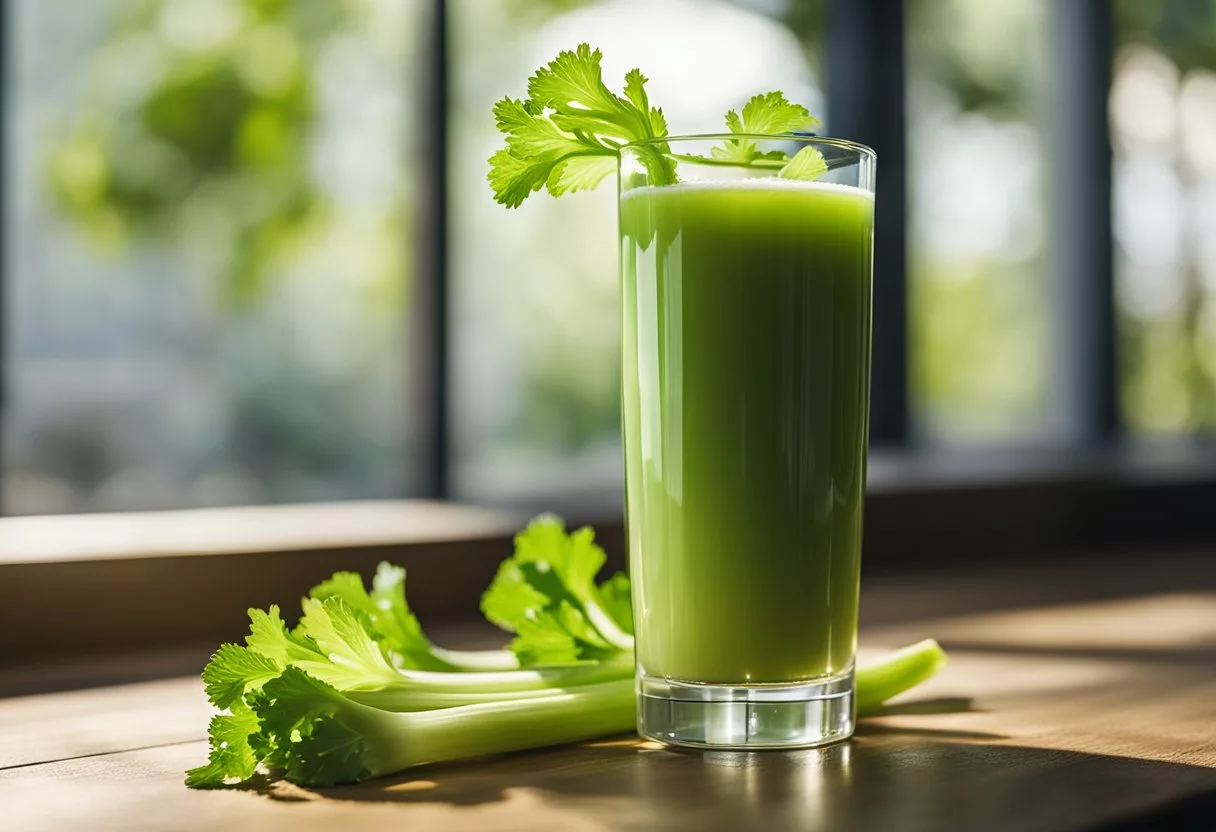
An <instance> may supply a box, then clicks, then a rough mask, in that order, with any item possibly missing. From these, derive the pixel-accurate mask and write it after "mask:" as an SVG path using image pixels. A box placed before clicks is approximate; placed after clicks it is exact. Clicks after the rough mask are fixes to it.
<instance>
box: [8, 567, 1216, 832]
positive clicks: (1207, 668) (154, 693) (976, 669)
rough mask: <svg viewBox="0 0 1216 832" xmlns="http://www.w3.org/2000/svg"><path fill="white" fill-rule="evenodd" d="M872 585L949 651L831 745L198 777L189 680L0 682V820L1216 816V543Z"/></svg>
mask: <svg viewBox="0 0 1216 832" xmlns="http://www.w3.org/2000/svg"><path fill="white" fill-rule="evenodd" d="M864 597H865V602H864V608H865V611H864V613H863V636H862V642H863V645H864V649H865V651H866V652H873V651H876V650H879V649H884V648H887V647H894V646H899V645H901V644H903V643H906V642H909V641H912V640H914V639H918V638H921V637H924V636H935V637H937V638H938V639H939V640H941V641H942V643H943V644H944V645H946V647H947V648H948V649H949V651H950V655H951V664H950V666H949V668H948V669H947V670H946V671H945V672H944V673H943V674H942V675H941V676H940V677H938V678H937V679H935V680H933V681H932V682H931V683H929V684H928V685H926V686H924V687H923V688H922V689H919V690H917V691H915V692H913V693H912V694H909V695H908V696H906V697H905V698H904V699H903V700H901V701H899V702H897V703H895V704H893V705H892V706H891V707H890V708H889V709H888V712H887V713H885V714H884V715H882V716H880V717H875V718H871V719H868V720H865V721H864V722H863V723H862V726H861V727H860V729H859V731H858V735H857V737H856V738H854V739H853V740H852V741H850V742H848V743H845V744H840V745H837V746H834V747H830V748H826V749H819V750H809V751H798V752H761V753H727V752H689V751H674V750H668V749H664V748H662V747H658V746H655V745H653V744H649V743H644V742H641V741H639V740H638V739H637V738H634V737H618V738H611V739H607V740H604V741H601V742H596V743H589V744H586V745H583V746H578V747H566V748H558V749H550V750H543V751H537V752H531V753H523V754H517V755H509V756H504V757H499V758H494V759H488V760H482V761H475V762H469V763H464V764H459V765H456V764H449V765H443V766H431V767H427V768H423V769H418V770H415V771H413V772H410V773H407V774H405V775H401V776H397V777H392V778H387V779H382V780H378V781H374V782H371V783H366V784H362V785H359V786H352V787H344V788H336V789H329V790H324V791H310V790H306V789H302V788H298V787H295V786H292V785H290V784H284V783H263V784H260V785H259V787H258V788H256V789H250V790H246V791H226V792H195V791H190V790H188V789H186V788H185V787H184V786H183V785H182V771H183V769H185V768H187V767H189V766H192V765H195V764H198V763H199V762H201V761H202V760H203V759H204V757H205V755H206V746H205V744H204V742H203V741H202V737H203V735H204V728H205V725H206V722H207V719H208V716H209V709H208V706H207V704H206V702H205V701H204V699H203V696H202V691H201V688H200V685H199V683H198V682H197V680H196V679H195V678H190V677H184V678H175V679H168V680H161V681H152V682H141V683H132V684H126V685H116V686H109V687H104V688H96V689H91V690H79V691H68V692H60V693H50V694H41V695H34V696H17V697H10V698H7V699H0V829H3V830H6V831H7V830H12V831H13V832H17V831H18V830H21V831H22V832H24V830H43V829H46V830H74V829H82V830H83V829H88V830H123V831H124V832H126V831H127V830H131V831H132V832H133V831H134V830H194V829H217V830H241V829H258V830H277V829H285V830H292V832H305V831H306V830H313V829H317V830H320V829H346V828H350V829H359V830H380V829H384V830H394V832H397V831H398V830H409V832H417V830H430V829H442V830H465V829H468V830H516V829H518V830H521V831H522V830H527V832H538V830H550V829H552V830H565V831H566V832H578V831H579V830H697V832H706V831H707V830H732V832H733V831H734V830H750V829H757V830H785V829H789V830H820V829H822V830H898V832H918V830H934V831H935V832H936V831H937V830H986V831H987V832H1000V831H1001V830H1026V832H1031V830H1033V832H1050V831H1051V830H1091V829H1120V830H1123V829H1139V828H1159V827H1158V826H1156V825H1154V824H1161V826H1160V828H1168V829H1176V830H1185V829H1203V830H1213V829H1216V556H1213V555H1211V554H1206V553H1197V554H1195V555H1192V556H1189V557H1185V558H1183V557H1174V558H1167V557H1164V556H1160V555H1158V556H1153V555H1149V554H1142V555H1136V556H1125V557H1122V558H1107V559H1102V560H1095V559H1090V560H1085V561H1057V562H1055V563H1053V564H1049V565H1037V566H1026V567H1020V568H1004V569H1001V570H994V569H987V570H985V569H981V568H975V569H972V570H971V571H969V572H965V573H960V572H957V571H956V572H954V573H951V574H949V575H925V576H921V577H916V578H905V579H885V580H874V581H869V582H867V584H866V586H865V590H864ZM0 682H3V679H2V678H0Z"/></svg>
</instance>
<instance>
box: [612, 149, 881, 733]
mask: <svg viewBox="0 0 1216 832" xmlns="http://www.w3.org/2000/svg"><path fill="white" fill-rule="evenodd" d="M725 139H735V140H743V141H754V142H756V144H757V145H758V146H759V147H758V149H759V150H760V151H762V152H769V151H776V150H782V151H785V152H786V153H787V154H789V155H790V156H793V155H794V154H795V153H797V152H798V151H799V150H800V149H801V148H803V147H806V146H808V145H810V146H813V147H815V148H816V149H817V150H819V151H820V152H821V153H822V154H823V157H824V160H825V161H826V163H827V168H828V169H827V171H826V172H825V173H824V174H823V175H822V176H821V177H820V178H818V179H817V180H816V181H799V180H793V179H787V178H782V177H780V176H779V175H778V173H779V169H780V167H781V165H782V162H780V161H771V162H770V161H768V160H762V161H761V162H760V163H759V164H760V165H763V166H764V167H758V166H756V165H752V166H739V165H737V164H732V163H730V162H729V161H728V160H724V159H719V158H714V156H713V154H712V153H711V147H713V146H714V145H717V144H720V143H721V142H722V141H723V140H725ZM673 169H674V175H672V173H671V171H672V170H673ZM874 169H875V156H874V152H873V151H871V150H870V149H869V148H867V147H864V146H862V145H858V144H854V143H851V142H846V141H840V140H837V139H826V138H814V139H802V138H780V139H774V138H772V137H763V136H750V137H749V136H742V137H741V136H737V135H732V136H688V137H676V138H668V139H665V140H663V141H662V142H639V143H636V144H632V145H627V146H626V147H625V148H624V149H623V151H622V154H621V168H620V179H619V181H620V201H619V207H620V234H621V312H622V323H623V390H622V392H623V407H624V417H623V419H624V437H625V472H626V503H627V522H628V541H629V561H630V572H631V575H632V580H633V609H634V618H635V624H634V626H635V631H636V638H637V671H638V695H639V698H638V729H639V731H640V733H641V734H642V735H644V736H646V737H650V738H652V739H655V740H658V741H660V742H665V743H671V744H677V745H691V746H699V747H721V748H760V747H795V746H810V745H818V744H822V743H826V742H831V741H833V740H839V739H844V738H845V737H848V736H850V735H851V734H852V732H853V720H854V704H853V657H854V652H855V650H856V643H857V596H858V569H859V563H860V555H861V527H862V502H863V499H864V495H865V481H866V445H867V438H868V430H869V401H870V396H869V391H870V299H871V285H872V262H873V216H874ZM672 180H675V184H671V182H672Z"/></svg>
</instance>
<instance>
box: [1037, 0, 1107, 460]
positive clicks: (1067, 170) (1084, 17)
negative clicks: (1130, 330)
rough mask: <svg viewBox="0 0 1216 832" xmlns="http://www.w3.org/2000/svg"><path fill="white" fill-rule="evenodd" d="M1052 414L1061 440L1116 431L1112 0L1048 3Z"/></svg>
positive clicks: (1085, 441) (1099, 440)
mask: <svg viewBox="0 0 1216 832" xmlns="http://www.w3.org/2000/svg"><path fill="white" fill-rule="evenodd" d="M1049 2H1051V16H1050V20H1049V25H1048V29H1049V31H1050V38H1051V67H1050V71H1051V72H1050V77H1051V79H1052V83H1051V85H1050V86H1051V100H1050V111H1049V114H1048V115H1049V117H1050V120H1051V125H1052V127H1051V132H1050V147H1049V152H1048V160H1049V165H1050V168H1049V175H1048V183H1047V188H1048V195H1049V200H1050V205H1051V208H1050V214H1049V216H1050V219H1051V223H1050V226H1049V227H1050V228H1051V235H1052V237H1051V251H1052V256H1051V268H1050V272H1049V277H1050V278H1051V291H1050V294H1049V297H1050V299H1051V316H1050V322H1051V330H1050V334H1049V342H1048V355H1049V357H1050V360H1049V367H1050V373H1051V387H1050V391H1051V408H1050V410H1051V415H1052V427H1053V429H1054V431H1055V436H1056V438H1058V439H1059V440H1061V441H1064V442H1067V443H1073V444H1078V445H1086V446H1090V447H1093V446H1096V445H1102V444H1106V443H1108V442H1110V441H1112V440H1114V439H1115V438H1116V437H1117V436H1118V434H1119V432H1120V419H1119V408H1118V396H1117V388H1116V363H1115V303H1114V278H1113V256H1112V232H1111V144H1110V123H1109V120H1108V118H1107V100H1108V96H1109V91H1110V82H1111V71H1112V68H1111V62H1112V50H1113V43H1112V40H1113V29H1112V20H1111V15H1112V11H1111V4H1110V2H1109V0H1049Z"/></svg>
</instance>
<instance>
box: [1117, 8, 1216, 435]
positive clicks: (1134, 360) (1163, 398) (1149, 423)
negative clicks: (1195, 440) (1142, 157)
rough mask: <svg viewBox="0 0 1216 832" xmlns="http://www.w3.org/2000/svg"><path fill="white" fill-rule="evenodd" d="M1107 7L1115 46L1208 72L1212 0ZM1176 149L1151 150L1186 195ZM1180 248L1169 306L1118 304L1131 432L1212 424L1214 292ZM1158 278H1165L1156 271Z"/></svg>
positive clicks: (1215, 64) (1182, 72)
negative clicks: (1144, 311) (1177, 282)
mask: <svg viewBox="0 0 1216 832" xmlns="http://www.w3.org/2000/svg"><path fill="white" fill-rule="evenodd" d="M1113 12H1114V26H1115V40H1116V45H1117V47H1118V48H1122V47H1126V46H1129V45H1141V46H1147V47H1149V48H1151V49H1152V50H1154V51H1155V52H1157V53H1159V54H1160V55H1162V56H1164V57H1165V59H1166V60H1168V61H1169V62H1172V63H1173V65H1174V66H1175V68H1176V69H1177V71H1178V74H1179V77H1180V78H1185V77H1186V76H1187V73H1190V72H1193V71H1201V72H1202V71H1206V72H1216V0H1116V2H1115V3H1114V4H1113ZM1117 62H1118V61H1116V63H1117ZM1177 150H1178V148H1176V147H1175V148H1165V149H1159V150H1158V151H1157V152H1158V153H1160V154H1162V156H1161V158H1162V159H1163V160H1164V162H1165V163H1166V164H1168V165H1170V166H1172V167H1174V169H1175V171H1176V172H1177V175H1178V177H1179V179H1180V180H1181V183H1182V188H1183V194H1182V198H1183V199H1186V198H1188V197H1189V196H1190V195H1191V194H1193V193H1194V191H1195V189H1196V188H1197V187H1198V186H1199V185H1200V184H1201V183H1199V182H1198V181H1197V178H1196V176H1195V175H1194V173H1193V172H1191V171H1189V170H1188V168H1187V166H1186V165H1185V164H1182V163H1180V162H1179V160H1178V159H1177V158H1176V157H1177V155H1178V153H1177ZM1129 155H1130V154H1129ZM1187 192H1190V193H1187ZM1193 210H1194V208H1193V207H1191V204H1190V203H1189V202H1188V203H1187V206H1186V207H1185V208H1184V209H1183V211H1179V212H1178V213H1179V214H1180V215H1182V216H1184V217H1185V219H1186V221H1187V222H1188V223H1189V221H1190V220H1191V217H1190V216H1187V215H1186V213H1185V212H1189V211H1193ZM1192 233H1195V232H1192ZM1198 233H1203V232H1198ZM1208 233H1212V232H1211V231H1210V230H1209V232H1208ZM1185 248H1186V250H1187V251H1188V255H1187V256H1186V260H1185V262H1184V263H1183V264H1182V276H1181V280H1182V283H1183V285H1182V288H1181V298H1180V301H1179V303H1178V305H1177V308H1175V309H1173V310H1171V311H1170V312H1168V313H1166V314H1155V315H1147V316H1146V315H1141V314H1138V313H1137V311H1136V310H1134V309H1131V308H1128V307H1127V306H1126V305H1124V306H1123V307H1122V308H1121V309H1120V316H1119V322H1118V324H1119V326H1118V341H1119V344H1118V346H1119V353H1118V358H1119V381H1120V398H1121V401H1122V407H1123V412H1124V418H1125V419H1126V421H1127V422H1128V425H1129V427H1130V428H1131V429H1132V430H1133V431H1139V432H1146V433H1180V432H1181V433H1185V432H1191V431H1197V430H1207V431H1210V430H1212V429H1213V428H1216V339H1214V336H1213V333H1212V332H1211V329H1210V326H1205V323H1204V318H1205V313H1206V312H1208V310H1209V309H1210V308H1211V306H1212V305H1213V304H1214V303H1216V298H1214V297H1213V292H1212V290H1211V289H1210V288H1205V279H1204V275H1203V274H1202V267H1201V264H1200V263H1199V262H1198V258H1197V257H1196V256H1195V255H1194V251H1195V249H1196V248H1197V247H1196V246H1195V245H1194V241H1190V242H1188V244H1187V246H1186V247H1185ZM1126 267H1127V268H1136V269H1152V268H1153V267H1152V266H1146V265H1143V264H1128V266H1126ZM1159 279H1161V280H1162V281H1163V282H1168V281H1169V280H1170V279H1171V278H1169V276H1167V275H1164V274H1163V275H1160V278H1159ZM1162 291H1163V292H1164V291H1166V289H1165V288H1164V286H1163V288H1162ZM1208 314H1209V315H1210V313H1208Z"/></svg>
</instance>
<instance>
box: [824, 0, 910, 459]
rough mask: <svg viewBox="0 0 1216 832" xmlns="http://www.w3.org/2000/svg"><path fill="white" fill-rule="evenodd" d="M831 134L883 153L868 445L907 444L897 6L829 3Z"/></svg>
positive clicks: (872, 0) (877, 0) (866, 1)
mask: <svg viewBox="0 0 1216 832" xmlns="http://www.w3.org/2000/svg"><path fill="white" fill-rule="evenodd" d="M826 2H827V4H828V6H827V35H828V37H827V72H826V74H827V91H828V121H829V123H828V129H829V131H830V132H831V133H832V134H833V135H835V136H839V137H841V138H845V139H852V140H854V141H859V142H861V143H863V144H867V145H869V146H870V147H872V148H874V150H875V151H876V152H877V153H878V199H877V203H876V210H875V217H874V353H873V378H872V382H871V402H870V440H871V444H874V445H886V446H890V445H900V444H903V443H905V442H906V441H907V439H908V412H909V402H908V365H907V355H908V349H907V338H908V321H907V316H908V312H907V307H908V303H907V298H908V293H907V271H908V269H907V262H908V258H907V249H906V240H907V229H906V222H905V220H906V214H907V210H906V209H907V205H906V194H907V176H906V166H905V158H906V153H905V137H904V121H905V119H904V10H903V3H902V2H900V0H826Z"/></svg>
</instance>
